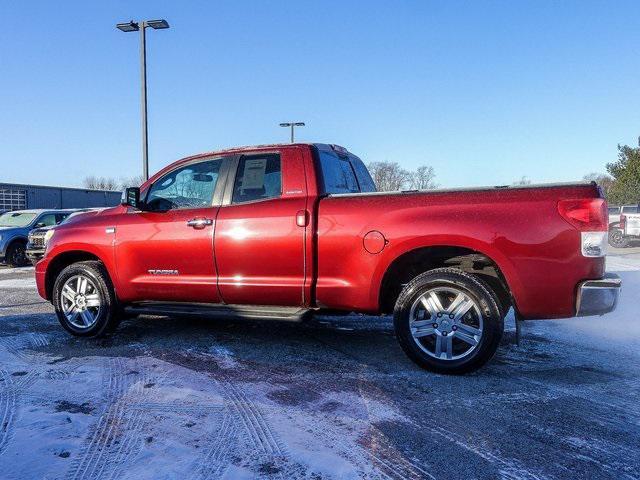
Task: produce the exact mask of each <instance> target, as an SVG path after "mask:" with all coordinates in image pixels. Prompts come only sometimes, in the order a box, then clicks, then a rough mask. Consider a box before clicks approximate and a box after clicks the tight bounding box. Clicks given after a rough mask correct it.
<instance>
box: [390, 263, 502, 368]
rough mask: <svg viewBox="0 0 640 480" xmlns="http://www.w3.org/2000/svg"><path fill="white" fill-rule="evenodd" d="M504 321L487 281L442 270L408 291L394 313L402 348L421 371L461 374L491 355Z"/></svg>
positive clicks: (417, 281)
mask: <svg viewBox="0 0 640 480" xmlns="http://www.w3.org/2000/svg"><path fill="white" fill-rule="evenodd" d="M503 317H504V314H503V313H502V311H501V309H500V307H499V300H498V297H497V296H496V294H495V293H494V292H493V290H492V289H491V287H489V285H488V284H487V283H486V282H484V281H483V280H481V279H480V278H478V277H476V276H474V275H471V274H468V273H465V272H462V271H461V270H458V269H455V268H439V269H436V270H430V271H428V272H425V273H423V274H421V275H418V276H417V277H415V278H414V279H413V280H412V281H411V282H409V283H408V284H407V285H406V286H405V287H404V289H403V290H402V292H401V293H400V296H399V297H398V300H397V302H396V306H395V309H394V326H395V330H396V336H397V338H398V341H399V343H400V346H401V347H402V349H403V350H404V352H405V353H406V354H407V356H408V357H409V358H410V359H411V360H413V361H414V362H415V363H416V364H418V365H419V366H420V367H422V368H425V369H427V370H430V371H433V372H437V373H445V374H463V373H468V372H472V371H474V370H477V369H478V368H480V367H482V366H483V365H484V364H486V363H487V362H488V361H489V360H490V359H491V358H492V357H493V355H494V354H495V352H496V350H497V349H498V345H499V344H500V339H501V338H502V332H503V330H504V320H503Z"/></svg>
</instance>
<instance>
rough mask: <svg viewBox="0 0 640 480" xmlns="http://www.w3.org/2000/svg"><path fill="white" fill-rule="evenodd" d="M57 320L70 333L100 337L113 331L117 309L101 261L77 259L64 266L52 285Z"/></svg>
mask: <svg viewBox="0 0 640 480" xmlns="http://www.w3.org/2000/svg"><path fill="white" fill-rule="evenodd" d="M53 306H54V308H55V310H56V315H57V317H58V321H59V322H60V324H61V325H62V326H63V328H64V329H65V330H67V331H68V332H69V333H71V334H72V335H76V336H79V337H99V336H102V335H104V334H106V333H109V332H112V331H114V330H115V329H116V328H117V326H118V324H119V322H120V309H119V308H118V302H117V299H116V295H115V291H114V289H113V285H112V283H111V279H110V278H109V275H108V274H107V272H106V269H105V268H104V266H103V265H102V263H100V262H97V261H90V262H79V263H74V264H72V265H69V266H68V267H66V268H65V269H64V270H62V272H60V274H59V275H58V278H56V281H55V284H54V286H53Z"/></svg>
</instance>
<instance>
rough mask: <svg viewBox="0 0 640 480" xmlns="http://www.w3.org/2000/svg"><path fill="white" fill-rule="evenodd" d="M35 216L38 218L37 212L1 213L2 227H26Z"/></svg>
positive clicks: (0, 223)
mask: <svg viewBox="0 0 640 480" xmlns="http://www.w3.org/2000/svg"><path fill="white" fill-rule="evenodd" d="M34 218H36V214H35V213H18V212H9V213H5V214H4V215H0V227H26V226H27V225H29V224H30V223H31V222H32V221H33V219H34Z"/></svg>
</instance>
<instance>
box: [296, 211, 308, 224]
mask: <svg viewBox="0 0 640 480" xmlns="http://www.w3.org/2000/svg"><path fill="white" fill-rule="evenodd" d="M296 225H298V226H299V227H306V226H307V225H309V212H308V211H306V210H299V211H298V213H296Z"/></svg>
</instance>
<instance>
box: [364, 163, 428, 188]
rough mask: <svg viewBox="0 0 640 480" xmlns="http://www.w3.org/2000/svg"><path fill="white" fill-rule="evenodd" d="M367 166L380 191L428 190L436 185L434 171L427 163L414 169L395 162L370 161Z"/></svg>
mask: <svg viewBox="0 0 640 480" xmlns="http://www.w3.org/2000/svg"><path fill="white" fill-rule="evenodd" d="M367 167H368V168H369V173H371V177H372V178H373V181H374V182H375V184H376V187H378V191H380V192H394V191H398V190H405V189H411V190H430V189H433V188H436V187H437V186H438V185H437V184H436V183H435V182H434V179H435V178H436V173H435V171H434V170H433V167H430V166H428V165H423V166H421V167H418V168H417V169H416V170H414V171H409V170H405V169H404V168H402V167H401V166H400V165H399V164H398V163H396V162H372V163H370V164H369V165H368V166H367Z"/></svg>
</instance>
